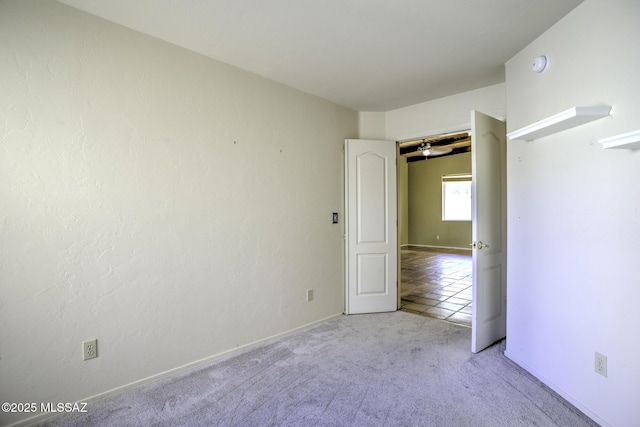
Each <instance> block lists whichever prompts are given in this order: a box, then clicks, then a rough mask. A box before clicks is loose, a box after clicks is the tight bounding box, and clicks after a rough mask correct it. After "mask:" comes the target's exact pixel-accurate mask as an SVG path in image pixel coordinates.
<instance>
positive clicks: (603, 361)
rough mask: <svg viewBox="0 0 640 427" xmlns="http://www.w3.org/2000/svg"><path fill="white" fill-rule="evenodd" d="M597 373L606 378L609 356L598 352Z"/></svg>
mask: <svg viewBox="0 0 640 427" xmlns="http://www.w3.org/2000/svg"><path fill="white" fill-rule="evenodd" d="M596 372H597V373H599V374H600V375H602V376H603V377H605V378H606V376H607V356H605V355H604V354H600V353H598V352H597V351H596Z"/></svg>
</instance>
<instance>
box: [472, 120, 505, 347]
mask: <svg viewBox="0 0 640 427" xmlns="http://www.w3.org/2000/svg"><path fill="white" fill-rule="evenodd" d="M471 153H472V154H471V159H472V160H471V168H472V171H473V182H472V198H473V202H472V216H473V226H472V235H473V236H472V239H473V243H472V247H473V314H472V338H471V351H472V352H473V353H477V352H479V351H481V350H483V349H485V348H487V347H488V346H490V345H491V344H493V343H495V342H496V341H498V340H500V339H502V338H504V337H505V336H506V334H507V313H506V310H507V278H506V277H507V276H506V243H507V239H506V231H507V229H506V159H505V157H506V126H505V123H504V122H502V121H500V120H497V119H495V118H493V117H490V116H487V115H485V114H482V113H479V112H477V111H472V112H471Z"/></svg>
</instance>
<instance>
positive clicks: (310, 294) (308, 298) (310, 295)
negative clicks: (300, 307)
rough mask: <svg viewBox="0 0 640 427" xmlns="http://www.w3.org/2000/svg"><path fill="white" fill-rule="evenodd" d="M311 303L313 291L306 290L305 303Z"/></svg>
mask: <svg viewBox="0 0 640 427" xmlns="http://www.w3.org/2000/svg"><path fill="white" fill-rule="evenodd" d="M311 301H313V289H307V302H311Z"/></svg>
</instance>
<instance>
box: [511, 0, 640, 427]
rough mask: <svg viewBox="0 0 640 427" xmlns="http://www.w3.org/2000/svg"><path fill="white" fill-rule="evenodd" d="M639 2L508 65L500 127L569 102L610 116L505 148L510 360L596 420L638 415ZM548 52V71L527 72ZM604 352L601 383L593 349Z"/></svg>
mask: <svg viewBox="0 0 640 427" xmlns="http://www.w3.org/2000/svg"><path fill="white" fill-rule="evenodd" d="M638 17H640V2H637V1H636V0H615V1H607V2H604V1H599V0H586V1H585V2H584V3H582V4H581V5H580V6H578V7H577V8H576V9H574V10H573V11H572V12H571V13H570V14H569V15H567V16H566V17H565V18H564V19H562V20H561V21H559V22H558V23H557V24H556V25H555V26H553V27H552V28H551V29H549V30H548V31H547V32H545V33H544V34H543V35H542V36H541V37H539V38H538V39H537V40H535V41H534V42H533V43H532V44H531V45H530V46H528V47H527V48H525V49H524V50H522V51H521V52H520V53H518V54H517V55H516V56H514V57H513V58H512V59H511V60H509V62H507V67H506V72H507V111H508V115H509V121H508V123H507V125H508V128H509V129H508V131H509V132H510V131H513V130H515V129H518V128H520V127H522V126H525V125H528V124H530V123H533V122H534V121H536V120H540V119H542V118H544V117H549V116H551V115H553V114H556V113H559V112H561V111H564V110H566V109H568V108H570V107H574V106H589V105H601V104H607V105H611V106H613V110H612V115H611V117H608V118H605V119H601V120H598V121H595V122H592V123H588V124H585V125H583V126H580V127H577V128H574V129H570V130H566V131H564V132H560V133H556V134H554V135H551V136H548V137H546V138H541V139H538V140H536V141H533V142H524V141H511V142H509V143H508V147H507V162H508V164H507V171H508V172H507V173H508V176H507V179H508V185H507V187H508V256H507V258H508V260H509V266H508V294H509V308H508V322H507V325H508V330H507V354H508V355H509V357H511V358H513V359H514V360H516V361H517V362H518V363H520V364H521V365H522V366H525V367H526V368H527V369H529V370H530V371H531V372H533V373H534V374H535V375H536V376H538V377H539V378H541V379H542V380H543V381H545V382H546V383H547V384H548V385H549V386H551V387H552V388H554V389H555V390H557V391H559V392H560V393H562V394H563V395H564V396H565V397H568V398H569V399H570V400H571V401H572V402H573V403H574V404H576V405H578V406H579V407H580V409H583V410H585V411H587V412H588V413H589V414H590V415H591V416H593V417H595V418H596V419H597V421H599V423H601V424H603V425H614V426H636V425H638V420H640V406H639V405H638V397H639V396H640V370H639V369H638V367H637V364H638V362H637V359H638V357H637V355H638V353H639V352H640V344H639V342H638V339H637V337H638V325H639V324H640V311H639V310H638V301H639V300H640V287H639V286H638V283H640V281H639V279H638V269H637V264H638V260H639V259H640V249H639V247H638V237H639V236H640V212H639V207H640V187H639V186H638V183H639V182H640V151H638V150H635V151H631V150H604V149H602V147H601V145H600V144H599V143H598V142H597V140H598V139H600V138H606V137H609V136H614V135H619V134H622V133H625V132H630V131H633V130H637V129H640V85H639V84H638V70H639V69H640V44H639V43H638V40H640V27H638V25H637V20H638ZM542 53H548V54H549V55H550V57H551V64H550V66H549V69H548V70H547V71H546V72H545V73H544V74H542V75H537V74H535V73H533V72H532V71H531V63H532V61H533V58H535V57H536V56H538V55H540V54H542ZM596 351H597V352H600V353H602V354H605V355H606V356H607V357H608V373H609V375H608V378H604V377H602V376H600V375H598V374H596V373H595V372H594V353H595V352H596Z"/></svg>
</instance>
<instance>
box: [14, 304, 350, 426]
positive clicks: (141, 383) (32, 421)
mask: <svg viewBox="0 0 640 427" xmlns="http://www.w3.org/2000/svg"><path fill="white" fill-rule="evenodd" d="M342 315H343V314H342V313H337V314H334V315H331V316H328V317H325V318H323V319H320V320H316V321H315V322H311V323H307V324H306V325H302V326H299V327H297V328H294V329H290V330H288V331H285V332H281V333H279V334H275V335H272V336H269V337H266V338H263V339H260V340H257V341H253V342H250V343H248V344H245V345H241V346H239V347H236V348H232V349H230V350H227V351H223V352H221V353H217V354H214V355H213V356H208V357H205V358H204V359H200V360H196V361H194V362H190V363H187V364H184V365H182V366H178V367H177V368H173V369H169V370H167V371H164V372H160V373H158V374H155V375H152V376H150V377H146V378H143V379H141V380H138V381H134V382H131V383H129V384H125V385H123V386H120V387H116V388H114V389H112V390H108V391H105V392H103V393H99V394H96V395H94V396H91V397H87V398H86V399H80V400H78V402H85V403H87V404H88V405H87V406H88V407H90V405H91V403H94V402H97V401H99V400H103V399H106V398H108V397H111V396H115V395H118V394H121V393H124V392H125V391H127V390H131V389H134V388H138V387H142V386H144V385H147V384H150V383H153V382H156V381H158V380H161V379H164V378H167V377H170V376H173V375H177V374H180V373H183V372H185V371H188V370H190V369H193V368H196V367H200V366H202V365H206V364H208V363H211V362H215V361H216V360H219V359H223V358H226V357H230V356H233V355H235V354H238V353H243V352H245V351H249V350H252V349H254V348H256V347H259V346H262V345H265V344H269V343H270V342H273V341H276V340H278V339H280V338H284V337H286V336H289V335H292V334H294V333H296V332H300V331H302V330H304V329H308V328H311V327H313V326H316V325H318V324H320V323H323V322H326V321H328V320H331V319H335V318H337V317H340V316H342ZM58 416H60V414H50V413H44V414H38V415H36V416H33V417H30V418H26V419H24V420H20V421H18V422H16V423H13V424H9V425H7V427H18V426H20V427H26V426H31V425H34V424H38V423H41V422H43V421H47V420H51V419H54V418H56V417H58Z"/></svg>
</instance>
